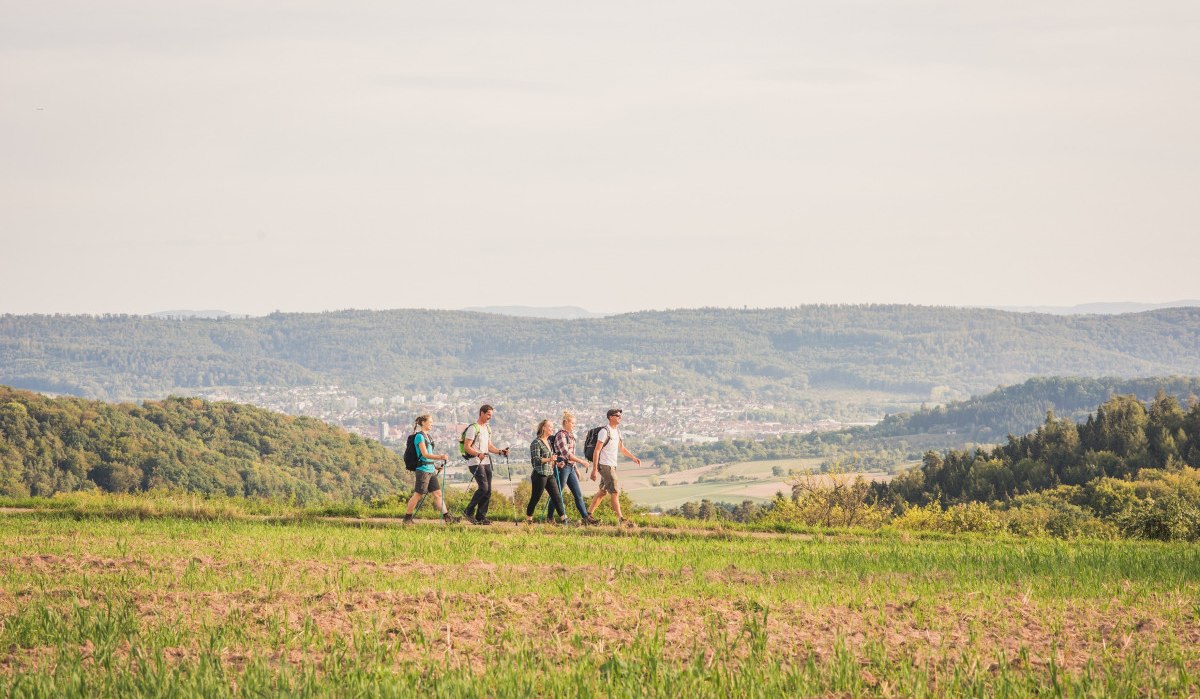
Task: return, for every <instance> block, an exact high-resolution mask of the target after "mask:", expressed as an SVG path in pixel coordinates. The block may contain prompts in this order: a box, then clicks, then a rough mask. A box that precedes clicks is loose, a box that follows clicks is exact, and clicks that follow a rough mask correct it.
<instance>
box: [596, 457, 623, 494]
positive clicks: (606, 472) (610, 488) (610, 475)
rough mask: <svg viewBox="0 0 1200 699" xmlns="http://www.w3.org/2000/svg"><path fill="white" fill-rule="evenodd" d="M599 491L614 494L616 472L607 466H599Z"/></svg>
mask: <svg viewBox="0 0 1200 699" xmlns="http://www.w3.org/2000/svg"><path fill="white" fill-rule="evenodd" d="M600 490H603V491H604V492H606V493H616V492H619V491H618V490H617V471H616V469H614V468H613V467H612V466H609V465H608V464H600Z"/></svg>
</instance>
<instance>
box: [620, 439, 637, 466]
mask: <svg viewBox="0 0 1200 699" xmlns="http://www.w3.org/2000/svg"><path fill="white" fill-rule="evenodd" d="M620 447H621V453H622V454H624V455H625V456H628V457H629V460H630V461H632V462H633V463H635V464H637V465H638V466H641V465H642V460H641V459H639V458H637V457H636V456H634V455H633V454H630V453H629V450H628V449H626V448H625V440H621V444H620Z"/></svg>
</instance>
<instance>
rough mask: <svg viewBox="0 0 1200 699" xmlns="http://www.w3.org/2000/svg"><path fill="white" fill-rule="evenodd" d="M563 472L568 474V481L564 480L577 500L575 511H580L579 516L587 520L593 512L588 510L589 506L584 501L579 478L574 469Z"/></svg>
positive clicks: (566, 469)
mask: <svg viewBox="0 0 1200 699" xmlns="http://www.w3.org/2000/svg"><path fill="white" fill-rule="evenodd" d="M563 471H565V472H566V474H567V477H566V479H564V480H565V481H566V485H567V487H568V488H570V489H571V495H572V496H573V497H574V498H575V509H577V510H579V516H580V517H582V518H583V519H585V520H586V519H587V518H588V515H590V514H591V512H590V511H589V510H588V508H587V504H586V503H584V501H583V489H582V488H580V487H579V476H578V475H576V473H575V469H574V468H573V467H567V468H565V469H563Z"/></svg>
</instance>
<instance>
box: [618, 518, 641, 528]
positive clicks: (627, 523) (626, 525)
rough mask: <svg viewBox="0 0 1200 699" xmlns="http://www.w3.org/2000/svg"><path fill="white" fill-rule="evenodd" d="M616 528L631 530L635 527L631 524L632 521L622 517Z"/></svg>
mask: <svg viewBox="0 0 1200 699" xmlns="http://www.w3.org/2000/svg"><path fill="white" fill-rule="evenodd" d="M617 526H618V527H624V528H626V529H633V528H634V527H636V526H637V525H636V524H634V523H633V520H631V519H625V518H624V517H622V518H621V520H620V521H619V522H617Z"/></svg>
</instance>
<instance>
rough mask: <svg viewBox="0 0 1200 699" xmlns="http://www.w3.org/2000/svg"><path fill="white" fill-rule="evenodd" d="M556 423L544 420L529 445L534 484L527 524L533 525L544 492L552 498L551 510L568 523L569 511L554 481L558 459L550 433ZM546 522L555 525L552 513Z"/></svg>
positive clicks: (531, 475) (527, 513)
mask: <svg viewBox="0 0 1200 699" xmlns="http://www.w3.org/2000/svg"><path fill="white" fill-rule="evenodd" d="M553 429H554V423H552V422H550V421H549V420H542V421H541V422H539V423H538V427H537V439H535V440H533V441H532V442H530V444H529V463H530V465H531V466H533V473H531V474H530V475H529V478H530V480H531V481H532V482H533V492H532V493H530V494H529V505H528V506H527V507H526V508H525V523H526V524H533V511H534V510H535V509H536V508H537V504H538V500H541V499H542V491H543V490H544V491H545V492H546V493H547V494H548V495H549V496H550V508H551V509H553V510H555V511H557V512H558V513H559V515H560V516H561V517H562V523H563V524H566V523H567V510H566V508H565V507H563V501H562V495H560V494H559V491H558V481H556V480H554V463H555V462H556V461H558V457H557V456H555V455H554V450H552V449H551V448H550V431H551V430H553ZM546 521H547V522H551V523H555V522H554V520H553V519H551V516H550V512H549V510H547V512H546Z"/></svg>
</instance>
